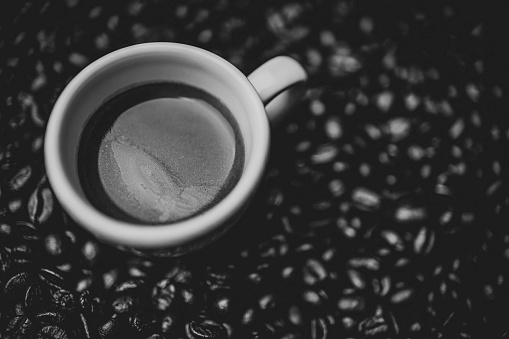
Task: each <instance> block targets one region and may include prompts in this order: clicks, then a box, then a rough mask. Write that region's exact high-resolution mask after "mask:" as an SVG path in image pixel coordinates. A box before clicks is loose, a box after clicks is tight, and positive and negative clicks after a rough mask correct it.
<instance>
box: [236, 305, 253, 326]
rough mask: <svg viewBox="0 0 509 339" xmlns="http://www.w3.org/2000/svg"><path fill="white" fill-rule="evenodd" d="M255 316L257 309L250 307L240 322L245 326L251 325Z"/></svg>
mask: <svg viewBox="0 0 509 339" xmlns="http://www.w3.org/2000/svg"><path fill="white" fill-rule="evenodd" d="M255 318H256V313H255V310H254V309H253V308H248V309H247V310H246V311H245V312H244V314H243V315H242V318H241V320H240V324H241V325H243V326H250V325H252V324H253V323H254V321H255Z"/></svg>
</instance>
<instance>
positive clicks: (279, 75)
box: [247, 56, 308, 126]
mask: <svg viewBox="0 0 509 339" xmlns="http://www.w3.org/2000/svg"><path fill="white" fill-rule="evenodd" d="M247 78H248V79H249V81H250V82H251V84H252V85H253V87H254V88H255V89H256V91H257V92H258V95H259V96H260V99H261V100H262V101H263V103H264V104H265V110H266V112H267V116H268V117H269V121H270V123H271V125H272V126H275V125H277V124H278V123H280V122H281V121H282V120H283V117H284V116H285V115H286V114H287V113H288V112H289V111H290V108H291V107H292V106H293V104H295V103H296V102H297V101H298V100H299V99H300V98H302V95H303V93H304V86H303V85H304V83H305V82H306V81H307V79H308V75H307V72H306V70H305V69H304V67H303V66H302V65H301V64H300V63H299V62H298V61H297V60H295V59H293V58H290V57H288V56H277V57H274V58H272V59H270V60H268V61H267V62H265V63H264V64H263V65H261V66H260V67H258V68H257V69H255V70H254V71H253V73H251V74H250V75H249V76H248V77H247Z"/></svg>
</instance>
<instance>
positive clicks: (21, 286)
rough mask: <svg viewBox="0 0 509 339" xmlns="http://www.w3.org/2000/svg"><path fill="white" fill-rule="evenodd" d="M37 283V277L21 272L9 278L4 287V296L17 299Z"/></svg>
mask: <svg viewBox="0 0 509 339" xmlns="http://www.w3.org/2000/svg"><path fill="white" fill-rule="evenodd" d="M34 282H35V276H34V274H33V273H31V272H20V273H17V274H15V275H13V276H12V277H11V278H9V279H8V280H7V281H6V283H5V285H4V294H5V295H6V296H8V297H10V298H16V297H17V296H19V295H21V294H22V293H24V292H25V291H26V289H27V288H28V287H29V286H30V285H31V284H32V283H34Z"/></svg>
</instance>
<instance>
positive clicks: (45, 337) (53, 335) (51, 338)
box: [37, 325, 69, 339]
mask: <svg viewBox="0 0 509 339" xmlns="http://www.w3.org/2000/svg"><path fill="white" fill-rule="evenodd" d="M37 338H38V339H69V335H68V334H67V332H66V331H65V330H64V329H63V328H61V327H58V326H56V325H48V326H45V327H43V328H42V329H41V330H40V331H39V332H38V333H37Z"/></svg>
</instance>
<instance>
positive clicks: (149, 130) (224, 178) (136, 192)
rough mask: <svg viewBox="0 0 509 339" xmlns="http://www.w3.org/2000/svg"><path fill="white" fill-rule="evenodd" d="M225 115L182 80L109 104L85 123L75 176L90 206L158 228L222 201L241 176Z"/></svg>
mask: <svg viewBox="0 0 509 339" xmlns="http://www.w3.org/2000/svg"><path fill="white" fill-rule="evenodd" d="M243 162H244V144H243V141H242V137H241V134H240V131H239V127H238V125H237V123H236V121H235V120H234V119H233V116H232V114H231V112H230V111H229V110H228V109H227V108H226V107H225V105H224V104H222V103H221V101H220V100H218V99H217V98H216V97H214V96H212V95H211V94H209V93H207V92H205V91H203V90H201V89H198V88H195V87H192V86H188V85H185V84H181V83H171V82H157V83H148V84H143V85H139V86H136V87H133V88H130V89H128V90H126V91H123V92H121V93H120V94H118V95H115V96H113V97H112V98H111V99H109V100H107V101H106V102H105V103H104V104H103V105H101V106H100V107H99V109H98V110H97V111H96V112H95V113H94V114H93V115H92V117H91V119H90V120H89V121H88V123H87V124H86V126H85V129H84V132H83V135H82V138H81V141H80V148H79V152H78V171H79V176H80V180H81V185H82V187H83V190H84V192H85V194H86V196H87V198H88V199H89V200H90V202H91V203H92V204H93V205H94V206H95V207H96V208H98V209H99V210H101V211H102V212H104V213H106V214H108V215H110V216H112V217H114V218H116V219H120V220H124V221H129V222H137V223H143V224H164V223H171V222H175V221H179V220H183V219H186V218H189V217H192V216H194V215H196V214H199V213H201V212H203V211H204V210H206V209H208V208H210V207H211V206H213V205H214V204H215V203H217V202H218V201H220V200H221V199H222V198H223V197H224V196H225V195H226V194H227V193H228V192H230V191H231V189H232V188H233V187H234V186H235V184H236V183H237V181H238V180H239V177H240V175H241V172H242V167H243Z"/></svg>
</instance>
